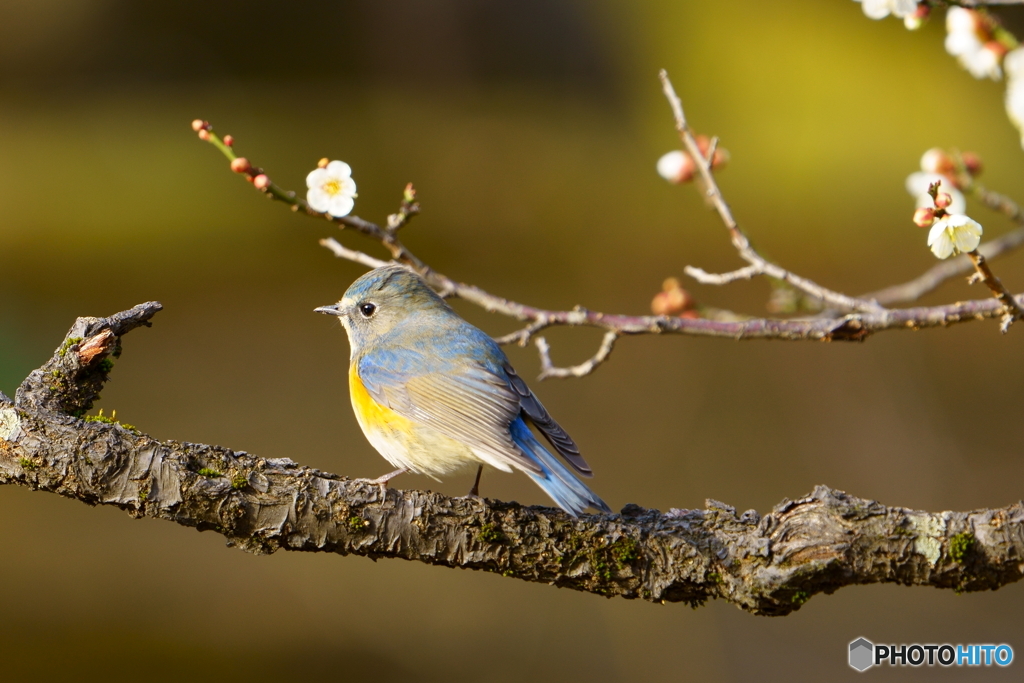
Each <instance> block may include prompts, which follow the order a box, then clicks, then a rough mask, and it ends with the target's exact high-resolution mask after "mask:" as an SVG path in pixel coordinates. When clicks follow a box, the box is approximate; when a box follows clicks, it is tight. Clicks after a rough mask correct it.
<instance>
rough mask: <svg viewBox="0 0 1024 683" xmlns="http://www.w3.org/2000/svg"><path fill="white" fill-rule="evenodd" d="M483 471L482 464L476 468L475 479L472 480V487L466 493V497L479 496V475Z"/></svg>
mask: <svg viewBox="0 0 1024 683" xmlns="http://www.w3.org/2000/svg"><path fill="white" fill-rule="evenodd" d="M483 472H484V466H483V465H480V466H479V467H477V468H476V479H475V480H474V481H473V488H471V489H470V490H469V493H467V494H466V498H480V475H481V474H483Z"/></svg>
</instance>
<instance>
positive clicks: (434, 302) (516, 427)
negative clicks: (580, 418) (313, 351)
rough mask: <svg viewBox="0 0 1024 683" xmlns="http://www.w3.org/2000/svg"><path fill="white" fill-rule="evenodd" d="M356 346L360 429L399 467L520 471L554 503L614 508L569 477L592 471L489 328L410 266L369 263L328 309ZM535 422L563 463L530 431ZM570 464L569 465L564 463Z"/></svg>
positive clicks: (436, 473)
mask: <svg viewBox="0 0 1024 683" xmlns="http://www.w3.org/2000/svg"><path fill="white" fill-rule="evenodd" d="M316 311H317V312H319V313H327V314H330V315H336V316H338V317H339V318H340V319H341V323H342V325H344V327H345V331H346V332H347V333H348V339H349V345H350V346H351V349H352V354H351V364H350V366H349V373H348V378H349V390H350V392H351V395H352V408H353V409H354V410H355V414H356V419H357V420H358V421H359V426H360V427H362V429H363V433H364V434H365V435H366V438H367V439H368V440H369V441H370V443H371V444H372V445H373V447H374V448H376V449H377V450H378V451H379V452H380V454H381V455H383V456H384V458H385V459H386V460H387V461H388V462H390V463H391V464H392V465H394V466H395V467H397V468H398V469H397V470H395V471H394V472H391V473H390V474H386V475H384V476H383V477H380V478H378V479H375V480H373V481H374V482H375V483H378V484H380V485H382V486H386V485H387V482H388V481H389V480H390V479H392V478H393V477H396V476H398V475H399V474H402V473H404V472H416V473H419V474H425V475H428V476H430V477H433V478H434V479H437V478H438V477H440V476H442V475H446V474H451V473H453V472H456V471H458V470H462V469H465V468H468V467H472V466H473V465H478V466H479V468H478V469H477V475H476V483H475V484H474V485H473V490H472V491H470V494H472V495H476V494H477V492H478V486H479V483H480V471H481V469H482V467H483V465H490V466H491V467H494V468H496V469H499V470H502V471H504V472H511V471H512V470H513V469H517V470H521V471H523V472H525V473H526V475H527V476H529V477H530V478H531V479H533V481H535V482H536V483H537V485H538V486H540V487H541V488H542V489H544V492H545V493H546V494H548V495H549V496H550V497H551V499H552V500H553V501H555V502H556V503H557V504H558V506H559V507H561V508H562V509H563V510H565V511H566V512H568V513H569V514H571V515H574V516H576V515H579V514H580V513H581V512H583V511H584V510H586V508H587V507H593V508H596V509H598V510H601V511H603V512H611V510H610V509H609V508H608V506H607V505H606V504H605V502H604V501H603V500H601V499H600V498H598V497H597V496H596V495H595V494H594V492H593V491H591V490H590V489H589V488H587V487H586V486H585V485H584V484H583V482H581V481H580V480H579V479H577V478H576V476H574V474H573V472H572V470H575V471H576V472H577V473H578V474H579V475H581V476H584V477H590V476H593V472H592V471H591V469H590V466H589V465H587V462H586V460H584V459H583V458H582V457H581V456H580V451H579V448H577V447H576V443H575V442H574V441H573V440H572V439H571V438H570V437H569V435H568V434H566V433H565V430H564V429H562V428H561V427H560V426H559V425H558V423H557V422H555V421H554V420H553V419H552V418H551V416H550V415H549V414H548V411H547V410H545V409H544V406H543V405H541V402H540V401H539V400H537V397H536V396H535V395H534V394H533V392H532V391H530V388H529V387H527V386H526V382H524V381H523V380H522V378H520V377H519V375H517V374H516V372H515V370H513V369H512V365H511V364H510V363H509V362H508V358H506V357H505V354H504V352H503V351H502V350H501V348H500V347H499V346H498V345H497V344H496V343H495V342H494V340H493V339H491V338H490V337H489V336H488V335H487V334H485V333H484V332H482V331H481V330H479V329H477V328H476V327H474V326H473V325H470V324H469V323H468V322H466V321H465V320H463V319H462V318H461V317H459V314H458V313H456V312H455V311H453V310H452V309H451V307H449V306H448V304H447V303H445V301H444V300H443V299H442V298H441V297H439V296H438V295H437V294H435V293H434V291H433V290H432V289H430V287H429V286H427V284H426V283H425V282H424V281H423V280H422V279H421V278H420V277H419V275H417V274H416V273H414V272H412V271H411V270H409V269H407V268H406V267H404V266H400V265H396V264H392V265H387V266H383V267H381V268H377V269H376V270H371V271H370V272H369V273H366V274H365V275H363V276H362V277H360V278H359V279H358V280H356V281H355V282H353V283H352V286H351V287H349V288H348V291H346V292H345V296H344V297H342V299H341V301H339V302H338V303H337V304H334V305H333V306H322V307H320V308H317V309H316ZM528 424H532V425H533V426H534V427H536V428H537V429H538V430H539V431H540V432H541V433H542V434H543V435H544V436H545V437H546V438H547V440H548V443H550V444H551V446H552V448H553V449H554V450H555V452H556V453H558V455H560V456H562V458H563V459H564V460H565V462H566V463H567V464H568V467H566V465H565V464H563V463H562V462H561V461H559V460H558V459H557V458H556V457H555V456H554V455H552V454H551V452H550V451H548V449H547V448H545V447H544V446H543V445H541V443H540V441H538V440H537V438H536V437H535V436H534V434H533V432H532V431H530V428H529V426H528ZM570 468H572V470H570Z"/></svg>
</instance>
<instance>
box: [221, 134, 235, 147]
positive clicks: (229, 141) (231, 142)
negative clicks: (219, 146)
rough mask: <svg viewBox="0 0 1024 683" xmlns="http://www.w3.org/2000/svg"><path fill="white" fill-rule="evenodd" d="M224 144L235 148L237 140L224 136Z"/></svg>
mask: <svg viewBox="0 0 1024 683" xmlns="http://www.w3.org/2000/svg"><path fill="white" fill-rule="evenodd" d="M224 144H225V145H227V146H228V147H234V146H235V139H234V138H233V137H231V136H230V135H225V136H224Z"/></svg>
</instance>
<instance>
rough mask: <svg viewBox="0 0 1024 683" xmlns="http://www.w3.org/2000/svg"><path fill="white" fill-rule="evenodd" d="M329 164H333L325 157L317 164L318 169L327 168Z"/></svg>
mask: <svg viewBox="0 0 1024 683" xmlns="http://www.w3.org/2000/svg"><path fill="white" fill-rule="evenodd" d="M329 163H331V160H330V159H328V158H327V157H324V158H323V159H321V160H320V161H318V162H316V167H317V168H327V164H329Z"/></svg>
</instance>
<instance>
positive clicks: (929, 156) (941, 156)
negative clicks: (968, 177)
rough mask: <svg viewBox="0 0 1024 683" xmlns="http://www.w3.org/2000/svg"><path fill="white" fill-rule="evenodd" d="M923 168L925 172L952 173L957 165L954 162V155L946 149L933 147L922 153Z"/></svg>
mask: <svg viewBox="0 0 1024 683" xmlns="http://www.w3.org/2000/svg"><path fill="white" fill-rule="evenodd" d="M921 170H922V171H924V172H925V173H938V174H939V175H952V174H953V173H955V172H956V165H955V164H954V163H953V159H952V157H950V156H949V155H948V154H946V152H945V150H942V149H939V148H938V147H932V148H931V149H930V150H928V151H927V152H925V153H924V154H922V155H921Z"/></svg>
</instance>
